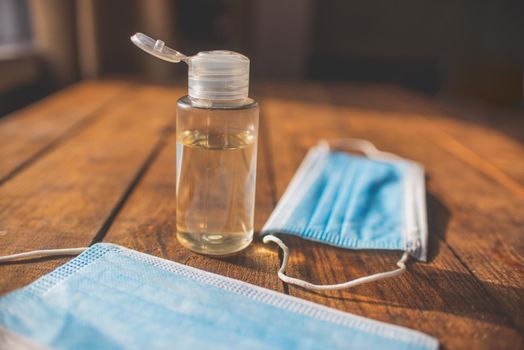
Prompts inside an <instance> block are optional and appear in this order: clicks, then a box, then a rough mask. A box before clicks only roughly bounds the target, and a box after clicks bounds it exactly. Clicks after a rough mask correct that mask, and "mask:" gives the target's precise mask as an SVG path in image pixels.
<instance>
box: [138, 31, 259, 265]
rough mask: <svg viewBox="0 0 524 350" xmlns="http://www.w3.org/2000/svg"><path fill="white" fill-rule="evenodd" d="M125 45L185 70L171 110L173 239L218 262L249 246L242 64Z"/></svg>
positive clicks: (142, 43) (252, 125)
mask: <svg viewBox="0 0 524 350" xmlns="http://www.w3.org/2000/svg"><path fill="white" fill-rule="evenodd" d="M131 40H132V41H133V43H135V44H136V45H137V46H138V47H140V48H141V49H143V50H144V51H146V52H148V53H150V54H152V55H154V56H156V57H158V58H161V59H163V60H166V61H170V62H175V63H176V62H180V61H183V62H186V63H187V64H188V66H189V79H188V81H189V88H188V91H189V92H188V95H187V96H184V97H182V98H180V99H179V100H178V102H177V125H176V137H177V174H176V192H177V198H176V203H177V206H176V208H177V212H176V216H177V217H176V223H177V238H178V240H179V241H180V243H181V244H182V245H183V246H185V247H186V248H188V249H190V250H192V251H195V252H197V253H201V254H207V255H218V256H226V255H231V254H234V253H237V252H239V251H241V250H243V249H244V248H246V247H247V246H248V245H249V244H250V243H251V241H252V239H253V221H254V220H253V219H254V208H255V181H256V159H257V140H258V114H259V108H258V104H257V102H255V101H254V100H253V99H251V98H249V97H248V90H249V59H248V58H247V57H245V56H243V55H241V54H239V53H236V52H232V51H204V52H200V53H198V54H197V55H195V56H191V57H188V56H185V55H183V54H181V53H180V52H178V51H175V50H173V49H171V48H169V47H166V46H165V45H164V43H163V42H162V41H160V40H154V39H152V38H149V37H148V36H146V35H144V34H141V33H137V34H135V35H134V36H132V37H131Z"/></svg>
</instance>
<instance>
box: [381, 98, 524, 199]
mask: <svg viewBox="0 0 524 350" xmlns="http://www.w3.org/2000/svg"><path fill="white" fill-rule="evenodd" d="M382 94H384V95H385V94H388V95H389V96H390V98H391V99H392V100H393V101H396V102H397V103H398V104H402V105H404V106H410V108H412V109H413V112H415V111H416V113H417V114H420V115H423V116H425V117H426V118H428V117H429V118H428V119H430V120H432V121H433V126H434V127H435V128H438V129H439V130H440V132H441V136H440V137H439V141H440V144H441V145H442V147H444V148H445V149H447V150H449V151H450V152H451V153H453V154H454V155H455V156H457V157H459V158H460V159H461V160H463V161H464V162H466V163H468V164H469V165H471V166H472V167H474V168H476V169H477V170H478V171H480V172H482V173H484V174H485V175H486V176H488V177H491V178H492V179H494V180H495V181H497V182H498V183H499V184H500V185H501V186H503V187H506V188H507V189H509V190H510V191H511V192H513V193H514V194H515V195H517V196H519V197H520V198H522V199H524V162H522V159H524V147H523V146H522V142H524V132H523V130H524V112H522V111H521V110H507V109H502V108H496V107H494V106H489V105H482V104H479V103H477V104H471V103H459V102H456V101H444V100H435V99H431V98H430V97H428V96H424V95H422V94H415V93H413V92H410V91H408V90H404V89H400V88H390V89H387V91H383V92H382ZM392 95H394V98H393V96H392Z"/></svg>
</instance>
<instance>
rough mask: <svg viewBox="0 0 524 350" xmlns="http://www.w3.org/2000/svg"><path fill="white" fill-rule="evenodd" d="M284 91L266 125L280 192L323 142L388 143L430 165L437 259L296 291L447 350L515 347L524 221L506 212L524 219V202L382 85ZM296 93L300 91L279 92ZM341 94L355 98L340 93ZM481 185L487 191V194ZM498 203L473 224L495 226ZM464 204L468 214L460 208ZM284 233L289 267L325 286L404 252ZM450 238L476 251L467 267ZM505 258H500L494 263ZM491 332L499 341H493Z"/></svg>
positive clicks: (271, 96)
mask: <svg viewBox="0 0 524 350" xmlns="http://www.w3.org/2000/svg"><path fill="white" fill-rule="evenodd" d="M283 89H284V91H281V90H279V89H277V88H275V87H274V86H271V89H270V91H269V92H268V97H267V98H266V99H264V100H263V106H264V108H265V110H266V114H265V115H266V117H267V118H268V128H269V129H271V130H272V133H271V134H270V144H271V149H272V151H273V153H274V156H273V157H274V167H275V190H276V193H277V196H278V197H279V196H281V195H282V193H283V191H284V190H285V188H286V186H287V184H288V183H289V180H290V179H291V177H292V175H293V174H294V171H295V170H296V168H297V167H298V165H299V164H300V162H301V160H302V158H303V156H304V155H305V152H306V151H307V149H308V148H309V147H311V146H313V145H314V144H315V143H316V142H317V141H318V139H320V138H341V137H360V138H365V139H369V140H371V141H373V142H374V143H376V144H377V146H379V147H381V148H383V149H385V150H388V151H392V152H395V153H398V154H400V155H402V156H404V157H407V158H411V159H414V160H417V161H419V162H421V163H422V164H424V165H425V166H426V168H427V171H428V176H429V182H428V187H429V203H430V208H429V214H430V221H431V227H430V230H431V234H432V238H431V243H430V247H431V249H432V256H433V259H432V260H431V262H430V263H429V264H425V265H424V264H413V265H412V267H411V269H410V270H409V272H408V273H407V274H405V275H404V276H402V277H400V278H398V279H395V280H390V281H383V282H379V283H377V284H376V285H369V286H362V287H357V288H355V289H352V290H350V291H347V292H331V293H322V294H320V293H309V292H305V291H304V290H302V289H299V288H294V287H290V288H289V292H290V294H292V295H296V296H299V297H304V298H307V299H310V300H313V301H316V302H320V303H323V304H326V305H330V306H333V307H336V308H339V309H344V310H347V311H351V312H355V313H358V314H362V315H365V316H369V317H372V318H376V319H380V320H384V321H389V322H393V323H397V324H402V325H405V326H408V327H411V328H415V329H419V330H422V331H425V332H427V333H430V334H433V335H435V336H437V337H438V338H439V340H440V341H441V342H442V343H443V344H444V346H445V347H446V348H461V347H462V346H463V345H464V337H467V338H468V340H469V343H468V344H469V345H468V346H471V347H474V348H477V347H478V348H493V347H503V348H512V347H514V346H515V344H520V345H522V344H524V343H523V341H524V340H523V337H522V334H521V333H519V332H521V329H520V325H519V324H518V322H519V320H520V317H521V316H520V311H518V310H519V309H522V308H521V305H522V300H523V299H522V296H521V293H522V286H521V283H522V279H521V278H522V274H520V275H519V274H515V271H514V269H513V268H514V267H515V265H514V264H518V260H513V259H515V257H519V256H522V251H521V250H520V246H521V245H522V241H520V243H519V242H518V239H519V235H520V232H519V223H518V222H515V221H511V220H510V218H509V217H508V211H509V212H510V213H511V214H510V215H515V216H514V217H515V218H517V217H518V215H520V217H522V215H521V213H522V211H520V212H519V211H518V209H517V208H518V207H516V205H519V204H518V201H517V199H515V198H514V196H511V193H508V191H506V190H505V188H502V187H501V186H500V185H498V184H497V183H494V182H493V181H491V179H487V178H486V177H485V176H483V175H482V174H479V172H478V170H477V169H472V168H471V167H470V166H469V165H468V164H465V163H464V162H463V161H462V160H461V159H460V158H457V157H456V156H454V155H453V154H450V153H449V152H448V150H447V149H442V148H441V147H440V146H439V144H438V142H437V141H436V140H435V139H436V138H437V137H438V135H437V133H436V132H435V130H434V128H433V126H432V125H430V124H428V122H427V120H425V119H424V118H421V117H420V115H418V114H409V113H408V110H409V108H406V106H404V109H403V110H398V109H397V110H396V111H395V109H394V108H391V107H390V106H388V104H387V100H386V101H384V100H380V99H379V98H380V97H381V96H379V95H377V94H376V93H375V92H374V89H371V91H370V92H371V95H370V96H365V91H363V90H365V89H362V88H361V89H349V91H347V90H346V94H343V93H342V94H341V95H338V97H337V95H336V94H335V93H334V92H333V91H330V90H327V89H325V88H323V87H319V86H318V85H314V86H310V87H308V86H301V88H300V89H295V91H293V92H290V91H289V89H293V86H290V87H287V88H286V87H284V88H283ZM338 91H339V93H340V89H338ZM290 95H293V96H294V97H293V98H292V99H283V98H282V97H281V96H286V97H287V96H290ZM275 96H276V97H275ZM299 96H301V97H302V99H300V98H298V97H299ZM342 96H347V98H346V99H345V100H335V99H336V98H338V99H340V98H341V97H342ZM373 98H375V99H373ZM377 99H378V100H377ZM328 102H329V103H328ZM374 106H378V107H375V108H374ZM408 107H409V106H408ZM289 135H293V137H290V136H289ZM276 169H278V171H276ZM480 188H482V189H484V190H485V191H486V192H485V193H479V189H480ZM508 196H510V197H511V199H510V200H509V201H508V198H507V197H508ZM472 199H474V200H472ZM479 201H481V202H479ZM493 201H496V203H497V204H496V205H495V204H494V203H493ZM487 205H489V206H487ZM497 206H498V209H499V210H497V217H498V218H499V219H501V220H500V221H499V220H497V221H492V222H491V223H490V225H488V226H487V227H489V229H488V230H483V229H482V228H481V227H472V226H471V225H472V222H474V221H475V220H474V218H476V217H477V216H480V217H481V219H480V220H479V221H481V222H482V225H484V226H485V225H487V224H488V223H487V221H488V219H487V218H489V211H490V210H494V209H496V207H497ZM500 206H502V207H503V208H504V210H500V209H501V208H500ZM464 211H467V212H466V213H465V215H462V214H459V213H461V212H462V213H464ZM504 217H506V218H505V219H504ZM446 222H447V223H446ZM479 226H480V225H479ZM485 227H486V226H485ZM487 227H486V228H487ZM507 231H509V233H506V232H507ZM495 232H499V234H503V235H504V238H505V239H506V241H505V242H504V241H502V237H499V238H498V239H497V238H496V236H495V239H494V233H495ZM452 237H453V238H452ZM466 237H467V238H466ZM285 239H286V242H288V243H289V244H290V249H291V251H292V252H294V254H293V255H292V258H291V260H290V268H289V273H290V274H291V275H293V276H298V277H301V278H305V279H308V280H313V281H315V282H317V283H336V282H342V281H344V280H347V279H349V278H354V277H357V276H362V275H367V274H370V273H373V272H377V271H385V270H389V269H391V268H392V267H393V266H394V263H395V261H396V259H398V254H395V253H377V252H348V251H344V250H341V249H335V248H330V247H326V246H322V245H318V244H315V243H311V242H307V241H303V240H298V239H291V238H287V237H285ZM472 240H473V241H474V242H473V243H471V241H472ZM497 240H498V242H496V241H497ZM450 241H453V243H454V244H455V245H458V246H460V247H461V250H462V251H463V252H464V253H467V254H468V255H467V256H468V263H469V264H466V263H465V262H464V261H463V260H462V259H461V258H460V257H458V256H457V253H456V250H455V248H454V246H453V245H450V244H449V243H448V242H450ZM497 244H499V245H502V246H503V248H502V249H504V250H506V251H507V252H509V256H508V257H504V258H503V259H499V257H497V256H495V254H493V253H494V252H493V246H494V245H495V246H496V245H497ZM497 259H499V260H500V261H497V262H496V263H494V262H493V260H497ZM488 260H490V261H492V263H491V264H490V268H491V269H492V270H491V274H489V279H488V278H486V277H487V276H486V275H485V274H484V275H478V274H477V275H476V274H473V273H472V272H473V271H472V270H474V271H475V272H477V273H478V271H477V270H479V269H480V270H483V268H484V267H485V266H486V265H487V261H488ZM326 266H329V267H330V268H329V269H326ZM485 270H487V269H485ZM499 274H500V275H499ZM519 279H520V280H519ZM486 338H489V339H490V340H491V341H490V342H486Z"/></svg>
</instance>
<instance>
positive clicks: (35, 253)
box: [0, 247, 87, 263]
mask: <svg viewBox="0 0 524 350" xmlns="http://www.w3.org/2000/svg"><path fill="white" fill-rule="evenodd" d="M86 249H87V248H86V247H82V248H66V249H43V250H32V251H30V252H25V253H18V254H12V255H6V256H0V263H3V262H8V261H15V260H18V259H21V258H40V257H43V256H60V255H78V254H80V253H82V252H83V251H84V250H86Z"/></svg>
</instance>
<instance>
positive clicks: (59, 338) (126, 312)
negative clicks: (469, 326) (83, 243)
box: [0, 244, 438, 350]
mask: <svg viewBox="0 0 524 350" xmlns="http://www.w3.org/2000/svg"><path fill="white" fill-rule="evenodd" d="M71 253H73V252H71ZM44 347H45V348H47V347H50V348H54V349H75V350H77V349H412V350H415V349H420V350H429V349H437V347H438V342H437V340H436V339H435V338H433V337H430V336H427V335H425V334H423V333H420V332H416V331H412V330H409V329H406V328H402V327H398V326H393V325H388V324H385V323H382V322H377V321H373V320H369V319H366V318H363V317H359V316H355V315H351V314H349V313H345V312H340V311H337V310H334V309H330V308H327V307H324V306H320V305H316V304H313V303H310V302H307V301H304V300H300V299H297V298H294V297H291V296H289V295H285V294H282V293H277V292H274V291H271V290H268V289H264V288H260V287H257V286H254V285H251V284H248V283H245V282H241V281H237V280H234V279H230V278H227V277H223V276H219V275H215V274H212V273H209V272H205V271H202V270H198V269H195V268H192V267H188V266H185V265H181V264H178V263H175V262H172V261H168V260H164V259H160V258H157V257H154V256H151V255H147V254H143V253H139V252H136V251H133V250H130V249H126V248H123V247H119V246H116V245H113V244H95V245H93V246H92V247H90V248H89V249H87V250H86V251H84V252H83V253H82V254H81V255H80V256H78V257H77V258H75V259H73V260H71V261H70V262H69V263H67V264H65V265H63V266H61V267H59V268H58V269H56V270H55V271H53V272H51V273H50V274H48V275H46V276H44V277H42V278H40V279H39V280H37V281H35V282H34V283H32V284H30V285H29V286H27V287H25V288H23V289H20V290H18V291H15V292H13V293H11V294H8V295H6V296H3V297H2V298H0V348H1V349H37V348H38V349H42V348H44Z"/></svg>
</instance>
